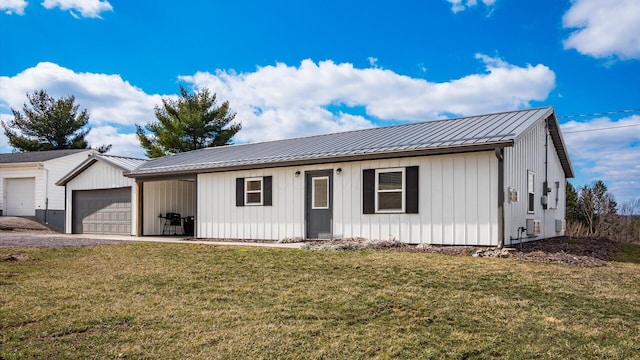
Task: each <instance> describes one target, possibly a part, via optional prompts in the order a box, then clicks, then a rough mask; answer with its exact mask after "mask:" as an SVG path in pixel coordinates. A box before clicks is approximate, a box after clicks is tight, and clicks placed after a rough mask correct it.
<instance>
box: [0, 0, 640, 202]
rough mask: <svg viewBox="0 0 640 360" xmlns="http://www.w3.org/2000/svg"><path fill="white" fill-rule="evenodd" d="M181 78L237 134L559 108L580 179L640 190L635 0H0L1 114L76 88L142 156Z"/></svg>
mask: <svg viewBox="0 0 640 360" xmlns="http://www.w3.org/2000/svg"><path fill="white" fill-rule="evenodd" d="M180 84H182V85H184V86H186V87H187V88H188V89H192V90H195V89H198V88H202V87H208V88H209V89H210V90H211V91H212V92H215V93H217V95H218V99H219V100H221V101H225V100H228V101H229V102H230V104H231V107H232V109H233V110H234V111H236V112H237V117H236V119H237V120H239V121H241V122H242V124H243V129H242V130H241V131H240V132H239V133H238V135H237V136H236V138H235V139H234V140H235V142H237V143H243V142H256V141H263V140H270V139H280V138H289V137H295V136H304V135H311V134H318V133H328V132H337V131H344V130H352V129H358V128H366V127H371V126H385V125H392V124H399V123H406V122H410V121H427V120H434V119H438V118H445V117H454V116H464V115H475V114H482V113H489V112H497V111H503V110H513V109H521V108H528V107H537V106H546V105H552V106H554V107H555V109H556V113H557V115H558V116H559V121H560V123H561V126H562V130H563V132H564V137H565V141H566V142H567V145H568V148H569V152H570V156H571V159H572V162H573V165H574V168H575V169H576V173H577V174H576V175H577V176H576V178H575V179H572V180H571V181H572V183H574V185H578V186H579V185H583V184H587V183H589V182H591V181H593V180H596V179H602V180H604V181H605V182H606V183H607V184H608V186H609V189H610V190H611V191H612V192H613V193H614V194H615V196H616V198H617V199H618V200H619V201H620V202H623V201H627V200H629V199H632V198H638V197H640V111H638V110H635V111H630V112H622V113H618V111H620V110H629V109H631V110H634V109H639V108H640V2H639V1H637V0H608V1H601V0H573V1H560V0H539V1H520V0H431V1H394V2H387V1H367V2H364V1H333V0H325V1H321V2H309V3H305V2H300V1H279V0H273V1H269V2H266V1H234V2H231V1H185V2H179V3H175V2H169V1H153V2H150V1H119V0H112V1H106V0H44V1H41V0H37V1H30V0H0V119H1V120H3V121H5V122H6V121H9V120H11V119H12V116H11V108H12V107H13V108H15V109H20V108H21V107H22V104H23V103H25V102H26V100H27V99H26V96H25V94H26V93H27V92H33V91H34V90H38V89H40V88H43V89H45V90H47V91H48V93H49V94H50V95H52V96H54V97H60V96H67V95H71V94H72V95H75V97H76V102H77V103H78V104H79V105H80V106H81V108H86V109H87V110H88V111H89V112H90V113H91V120H90V125H91V127H92V130H91V132H90V134H89V136H88V140H89V142H90V143H91V144H92V145H94V146H98V145H100V144H113V145H114V146H113V149H112V151H111V153H112V154H115V155H126V156H136V157H142V156H144V151H143V150H142V149H141V148H140V147H139V144H138V141H137V139H136V138H135V135H134V124H136V123H137V124H141V125H144V124H146V123H148V122H150V121H152V120H154V119H155V118H154V116H153V108H154V106H156V105H158V104H160V99H161V98H162V97H167V96H176V94H177V93H178V86H179V85H180ZM603 112H616V113H612V114H602V115H590V116H579V117H570V116H572V115H580V114H593V113H603ZM601 129H604V130H601ZM10 151H12V149H11V148H10V147H9V146H8V144H7V139H6V137H4V135H3V134H0V152H10Z"/></svg>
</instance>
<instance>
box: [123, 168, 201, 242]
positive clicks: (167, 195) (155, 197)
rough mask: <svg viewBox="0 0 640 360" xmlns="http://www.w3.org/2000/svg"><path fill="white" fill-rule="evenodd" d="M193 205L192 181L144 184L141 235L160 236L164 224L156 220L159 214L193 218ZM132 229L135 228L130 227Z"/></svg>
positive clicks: (194, 206) (150, 182)
mask: <svg viewBox="0 0 640 360" xmlns="http://www.w3.org/2000/svg"><path fill="white" fill-rule="evenodd" d="M195 203H196V199H195V183H194V181H187V180H165V181H147V182H145V183H144V184H143V194H142V208H143V210H142V235H162V229H163V225H164V222H163V220H162V219H160V218H158V215H160V214H162V215H165V214H166V213H178V214H180V216H182V217H187V216H195V209H196V205H195ZM134 208H135V207H134ZM132 229H135V227H133V226H132ZM172 233H173V231H172Z"/></svg>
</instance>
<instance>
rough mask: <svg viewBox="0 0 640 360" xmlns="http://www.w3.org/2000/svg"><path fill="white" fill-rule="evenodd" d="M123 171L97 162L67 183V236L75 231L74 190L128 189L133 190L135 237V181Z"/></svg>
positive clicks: (132, 211) (133, 228) (132, 224)
mask: <svg viewBox="0 0 640 360" xmlns="http://www.w3.org/2000/svg"><path fill="white" fill-rule="evenodd" d="M123 171H124V170H122V169H121V168H119V167H117V166H114V165H111V164H108V163H106V162H104V161H97V162H96V163H94V164H93V165H91V166H90V167H89V168H88V169H86V170H84V171H83V172H82V173H80V174H79V175H78V176H76V177H75V178H73V179H72V180H71V181H69V182H68V183H67V185H66V191H67V196H66V205H67V211H66V213H65V226H64V229H65V232H66V233H67V234H71V232H72V230H73V229H72V219H73V208H72V202H73V191H74V190H102V189H116V188H124V187H128V188H130V189H131V209H132V210H131V229H132V230H131V235H135V229H136V228H137V222H136V216H135V209H136V207H137V206H136V204H137V201H138V200H137V193H136V187H135V180H134V179H131V178H127V177H125V176H124V175H122V173H123Z"/></svg>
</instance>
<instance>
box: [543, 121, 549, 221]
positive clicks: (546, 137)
mask: <svg viewBox="0 0 640 360" xmlns="http://www.w3.org/2000/svg"><path fill="white" fill-rule="evenodd" d="M548 174H549V118H547V119H546V120H545V121H544V189H542V195H543V196H544V199H545V200H543V201H542V208H543V209H544V210H547V208H548V207H549V176H548Z"/></svg>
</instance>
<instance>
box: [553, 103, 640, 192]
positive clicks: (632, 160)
mask: <svg viewBox="0 0 640 360" xmlns="http://www.w3.org/2000/svg"><path fill="white" fill-rule="evenodd" d="M561 128H562V132H563V135H564V139H565V141H566V143H567V148H568V150H569V156H570V157H571V161H572V162H573V165H574V168H575V169H576V179H575V180H574V181H572V183H574V185H576V186H582V185H585V184H589V183H591V182H592V181H595V180H603V181H604V182H605V184H607V186H608V188H609V191H611V192H613V193H614V194H615V196H616V198H617V199H618V200H620V201H623V202H624V201H627V200H629V199H632V198H638V197H640V131H638V129H640V116H639V115H632V116H628V117H625V118H622V119H619V120H612V119H610V118H608V117H602V118H595V119H591V120H589V121H585V122H578V121H569V122H566V123H564V124H562V125H561ZM599 129H606V130H599Z"/></svg>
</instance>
